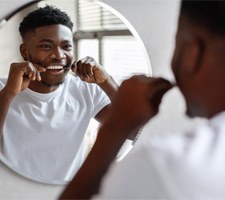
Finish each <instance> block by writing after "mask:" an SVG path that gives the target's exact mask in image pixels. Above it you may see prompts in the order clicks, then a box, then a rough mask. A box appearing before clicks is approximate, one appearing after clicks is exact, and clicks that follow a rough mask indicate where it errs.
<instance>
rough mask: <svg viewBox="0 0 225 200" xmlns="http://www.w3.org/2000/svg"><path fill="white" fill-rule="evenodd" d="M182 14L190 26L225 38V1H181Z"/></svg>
mask: <svg viewBox="0 0 225 200" xmlns="http://www.w3.org/2000/svg"><path fill="white" fill-rule="evenodd" d="M182 14H183V15H185V16H186V17H187V18H188V20H190V21H191V23H192V24H195V25H197V26H202V27H204V28H206V29H207V30H209V31H210V32H212V33H215V34H218V35H221V36H224V37H225V1H222V0H205V1H204V0H182V2H181V15H182Z"/></svg>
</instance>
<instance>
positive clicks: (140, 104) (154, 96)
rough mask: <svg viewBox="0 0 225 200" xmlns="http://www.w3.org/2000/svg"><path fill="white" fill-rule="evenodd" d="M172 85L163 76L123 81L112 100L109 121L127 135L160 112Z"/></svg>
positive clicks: (141, 76)
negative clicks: (161, 104)
mask: <svg viewBox="0 0 225 200" xmlns="http://www.w3.org/2000/svg"><path fill="white" fill-rule="evenodd" d="M172 87H173V86H172V84H171V83H170V82H169V81H167V80H165V79H163V78H151V77H146V76H144V75H140V76H133V77H131V78H130V79H128V80H125V81H123V83H122V84H121V86H120V88H119V90H118V92H117V95H116V97H115V99H114V101H113V102H112V108H111V115H110V116H109V120H108V121H107V122H108V123H112V124H113V125H112V126H113V127H115V126H116V127H117V128H118V129H121V130H123V132H124V134H127V135H126V136H125V137H127V136H128V134H129V133H131V132H132V131H134V130H137V129H139V128H140V127H142V126H143V125H144V124H145V123H146V122H147V121H148V120H149V119H151V118H152V117H154V116H155V115H156V114H157V113H158V109H159V105H160V103H161V99H162V97H163V95H164V94H165V93H166V92H167V91H168V90H169V89H171V88H172Z"/></svg>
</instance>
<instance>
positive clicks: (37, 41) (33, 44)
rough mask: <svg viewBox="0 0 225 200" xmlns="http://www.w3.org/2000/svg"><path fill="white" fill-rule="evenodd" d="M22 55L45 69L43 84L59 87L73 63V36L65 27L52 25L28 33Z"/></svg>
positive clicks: (42, 75) (42, 77) (42, 76)
mask: <svg viewBox="0 0 225 200" xmlns="http://www.w3.org/2000/svg"><path fill="white" fill-rule="evenodd" d="M23 39H24V45H23V48H22V50H21V54H22V55H23V54H25V55H26V57H27V58H28V61H30V62H32V63H35V64H38V65H41V66H43V67H45V68H46V69H47V70H46V72H43V73H41V79H42V81H41V83H42V84H43V83H44V84H45V85H48V86H57V85H59V84H60V83H62V82H63V81H64V79H65V76H66V74H67V73H68V71H69V69H70V67H71V65H72V62H73V57H74V56H73V35H72V32H71V30H70V29H69V28H68V27H66V26H64V25H50V26H43V27H39V28H36V29H35V30H34V31H30V32H28V33H27V34H26V35H25V37H24V38H23Z"/></svg>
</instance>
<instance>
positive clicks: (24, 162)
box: [0, 0, 151, 184]
mask: <svg viewBox="0 0 225 200" xmlns="http://www.w3.org/2000/svg"><path fill="white" fill-rule="evenodd" d="M46 5H54V6H55V7H56V8H60V10H62V11H63V12H66V13H67V14H68V15H69V17H70V18H71V20H72V22H73V24H74V26H73V29H72V34H70V32H69V29H68V28H67V27H65V26H63V28H62V27H60V28H59V27H57V38H56V39H54V40H52V41H51V42H50V43H51V44H50V47H49V41H48V42H46V41H45V42H44V43H42V44H41V45H40V44H39V43H37V46H32V45H33V44H34V42H32V45H31V43H30V41H31V40H32V41H33V38H35V37H37V36H39V35H43V34H47V35H45V37H50V35H52V34H53V33H54V31H55V27H47V26H46V27H45V28H40V29H38V30H35V32H32V34H30V32H29V31H28V32H29V34H27V35H25V39H23V40H22V39H21V37H20V34H19V31H18V28H19V24H20V22H21V21H22V20H23V18H24V16H26V15H27V14H28V13H30V12H32V11H33V10H36V9H37V8H40V7H41V8H43V7H45V6H46ZM61 28H62V29H61ZM60 33H61V34H60ZM134 34H135V37H134ZM5 35H7V39H5V40H1V41H0V46H1V49H0V51H1V54H2V55H4V56H2V59H1V61H0V66H1V68H0V75H1V77H7V76H8V74H9V67H10V65H11V63H17V67H23V66H25V65H27V66H25V68H26V70H27V69H28V71H26V72H24V74H23V76H22V77H23V81H24V77H26V76H27V77H28V76H29V73H30V74H31V76H32V77H34V74H32V73H33V71H32V70H33V68H32V67H36V68H37V66H36V64H39V65H42V66H44V67H45V70H46V69H47V71H45V72H44V71H43V72H40V74H41V79H42V80H41V81H40V83H39V82H38V80H34V81H31V82H30V84H29V87H28V88H25V89H24V90H23V91H19V93H18V95H16V97H15V98H13V99H12V103H11V104H10V105H9V109H8V114H7V115H6V121H5V124H4V128H3V134H2V137H1V155H0V158H1V161H2V162H3V163H5V164H6V165H7V166H8V167H10V168H11V169H13V170H14V171H16V172H18V173H19V174H21V175H23V176H25V177H27V178H29V179H32V180H35V181H38V182H44V183H51V184H65V183H67V182H68V181H70V180H71V178H72V177H73V176H74V174H75V173H76V171H77V170H78V169H79V166H80V165H81V164H82V162H83V160H84V159H85V156H86V155H87V153H88V151H89V150H90V148H91V146H92V144H93V142H94V140H95V137H96V129H97V128H98V126H99V122H102V121H103V119H104V117H103V116H104V115H106V114H107V112H106V107H107V106H108V104H109V103H110V99H111V98H112V97H111V96H110V95H111V92H109V91H108V90H105V89H104V87H101V86H100V87H99V85H102V84H99V82H98V81H96V80H98V79H97V78H96V77H98V76H97V75H99V74H100V76H101V77H103V78H104V75H105V74H106V77H108V76H107V75H111V76H112V77H113V79H114V80H115V82H116V83H114V82H113V80H110V81H112V83H110V87H112V89H111V90H114V89H115V88H114V85H113V84H115V85H116V84H117V85H119V84H120V83H121V81H122V80H123V79H125V78H127V77H128V76H130V75H132V74H134V73H142V74H147V75H150V73H151V71H150V62H149V59H148V57H147V54H146V52H145V49H144V47H143V44H142V42H141V40H140V39H139V38H138V36H137V34H136V32H135V30H134V29H133V28H132V27H131V25H130V24H129V23H128V22H127V21H125V19H123V17H122V16H121V15H120V14H119V13H117V12H116V11H115V10H113V8H110V7H109V6H107V5H105V4H103V3H101V2H99V1H89V0H67V1H66V3H65V1H60V0H54V1H53V0H51V1H50V0H48V1H39V2H36V3H34V4H32V5H31V6H29V7H27V8H25V9H23V10H21V11H20V12H18V13H17V14H16V15H14V16H13V17H11V18H10V19H9V20H8V21H7V22H5V23H3V21H2V23H1V29H0V36H2V38H6V37H4V36H5ZM30 35H32V36H30ZM53 35H54V34H53ZM67 36H68V37H67ZM29 37H31V38H29ZM65 37H67V39H68V38H71V41H72V43H73V44H72V46H73V48H72V54H73V56H72V57H73V60H75V61H79V62H77V64H76V66H73V67H74V68H73V69H74V70H73V72H75V71H76V72H79V70H81V69H80V68H81V66H82V70H83V69H84V67H85V69H86V68H87V70H85V71H89V69H97V70H96V71H93V74H94V75H93V76H94V81H90V80H92V79H91V78H90V77H89V78H88V80H87V79H85V80H81V79H82V76H81V74H82V73H83V72H82V73H81V72H79V73H77V75H78V76H76V77H74V76H73V74H74V73H73V72H72V71H70V72H69V74H68V75H67V74H65V72H66V73H67V71H68V70H67V69H66V70H64V69H63V70H64V71H63V70H61V69H55V68H56V67H59V66H60V65H65V66H67V65H71V64H72V62H71V63H70V59H67V57H69V56H68V54H69V53H68V51H69V50H68V49H66V50H65V49H63V50H60V52H59V51H58V50H57V51H55V50H54V52H53V49H54V48H55V49H59V48H61V47H62V45H61V44H62V42H61V40H63V41H64V40H65ZM27 38H28V40H27ZM54 38H55V36H54ZM48 39H49V38H48ZM28 41H29V42H28ZM35 41H36V40H35ZM22 43H23V44H24V45H22V47H20V44H22ZM58 43H59V44H58ZM56 44H57V45H58V46H57V45H56ZM63 44H64V43H63ZM67 46H68V44H67ZM36 47H41V48H46V47H47V48H48V49H47V50H46V49H45V50H44V51H45V53H43V52H42V55H44V54H45V55H47V54H48V60H46V59H47V58H46V59H45V61H43V62H39V61H38V59H39V60H40V57H38V55H40V54H38V53H40V51H42V50H43V49H42V50H38V51H37V52H36V53H35V51H34V50H33V49H35V48H36ZM49 48H51V52H50V50H49ZM63 48H64V47H63ZM66 48H68V47H66ZM47 51H48V52H50V53H47ZM5 52H10V53H5ZM62 52H63V53H62ZM64 52H66V53H64ZM87 56H89V57H88V58H87ZM90 57H91V59H90ZM92 58H94V59H92ZM53 60H54V63H53ZM56 60H57V62H56ZM59 60H60V63H59ZM64 60H65V61H64ZM80 60H81V61H80ZM24 61H25V62H24ZM28 61H30V63H31V65H32V64H34V66H33V65H32V66H31V67H30V63H29V62H28ZM37 61H38V62H37ZM50 61H51V62H50ZM18 63H20V64H18ZM21 63H23V66H22V64H21ZM38 67H39V66H38ZM50 68H52V69H50ZM53 68H54V69H53ZM75 68H76V70H75ZM11 69H12V67H11ZM38 69H39V68H38ZM29 70H30V71H29ZM40 70H41V69H40ZM50 70H52V71H51V72H49V71H50ZM60 70H61V71H63V72H60ZM77 70H78V71H77ZM10 71H12V70H10ZM83 71H84V70H83ZM26 73H27V74H26ZM36 73H37V72H36V71H35V75H36ZM50 73H51V74H50ZM60 73H62V74H63V75H62V77H63V78H62V80H63V81H61V82H62V83H61V82H60V84H58V85H57V87H54V88H53V87H51V89H49V87H47V86H46V85H48V86H49V82H48V84H45V86H43V81H45V80H47V79H49V77H52V76H53V75H54V77H55V76H56V75H57V76H58V75H60ZM98 73H99V74H98ZM46 74H47V75H46ZM64 75H65V77H64ZM68 77H71V78H68ZM72 77H73V78H72ZM64 78H65V80H64ZM36 79H37V78H36ZM6 80H7V79H4V80H1V82H0V86H1V89H2V88H5V85H7V84H6ZM71 80H72V81H71ZM13 81H14V80H13ZM13 81H12V83H13ZM71 82H76V83H71ZM66 83H68V85H66V86H65V84H66ZM78 83H79V84H78ZM72 84H74V86H73V85H72ZM11 85H12V84H11ZM15 85H18V82H15ZM54 86H55V85H54ZM7 88H9V87H7ZM13 88H14V89H15V87H14V86H13ZM46 88H48V90H46ZM52 88H53V89H52ZM68 88H69V89H68ZM66 89H68V91H67V90H66ZM71 90H73V91H74V92H73V95H75V96H72V94H71V93H70V92H71ZM113 92H115V91H113ZM74 93H76V94H74ZM77 93H78V94H81V96H79V95H78V94H77ZM71 96H72V97H71ZM78 96H79V97H78ZM0 101H4V99H2V100H0ZM5 107H7V106H4V109H5ZM6 110H7V109H6ZM2 112H3V111H2ZM95 119H97V120H98V122H97V121H96V120H95ZM125 152H127V151H125Z"/></svg>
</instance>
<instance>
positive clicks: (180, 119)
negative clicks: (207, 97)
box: [0, 0, 190, 199]
mask: <svg viewBox="0 0 225 200" xmlns="http://www.w3.org/2000/svg"><path fill="white" fill-rule="evenodd" d="M65 2H66V1H65ZM103 2H105V3H107V4H109V5H111V6H112V7H113V8H115V9H116V10H118V11H119V12H121V13H122V14H123V15H124V16H125V17H126V18H127V19H128V20H129V21H130V22H131V24H132V25H133V26H134V27H135V29H136V31H137V32H138V33H139V35H140V36H141V38H142V40H143V42H144V44H145V47H146V49H147V52H148V55H149V56H150V60H151V65H152V71H153V75H154V76H163V77H165V78H168V79H170V80H172V79H173V78H172V74H171V71H170V60H171V55H172V52H173V48H174V36H175V31H176V25H177V16H178V9H179V1H178V0H103ZM1 9H2V8H1ZM6 53H7V54H8V53H10V52H6ZM1 57H4V54H3V55H2V56H1ZM161 109H162V112H161V113H160V115H159V116H158V117H157V118H156V119H154V120H153V121H152V122H150V123H148V124H147V125H146V127H145V128H144V131H143V135H142V137H141V138H140V140H139V142H138V144H137V147H135V148H134V149H133V151H132V152H133V153H134V152H135V149H136V148H138V146H140V145H142V144H143V141H144V140H145V139H149V138H150V137H151V134H157V133H160V132H166V131H167V130H168V129H171V130H172V131H177V130H178V131H179V130H180V129H183V127H187V126H190V122H189V121H188V120H187V119H186V118H185V117H184V115H183V112H184V102H183V99H182V97H181V95H180V93H179V91H178V90H177V89H173V90H172V91H171V92H169V93H168V95H166V97H165V98H164V99H163V104H162V106H161ZM143 138H144V139H143ZM0 174H1V179H0V199H56V198H57V196H58V194H59V193H60V192H61V191H62V190H63V188H64V187H63V186H51V185H44V184H38V183H35V182H32V181H28V180H26V179H24V178H22V177H20V176H18V175H17V174H15V173H14V172H12V171H11V170H9V169H8V168H6V167H4V166H3V165H2V164H0Z"/></svg>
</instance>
